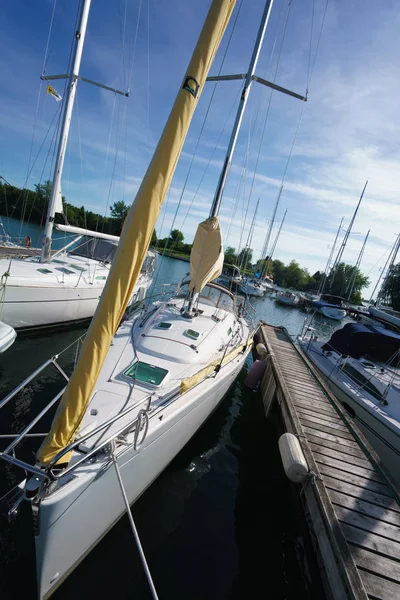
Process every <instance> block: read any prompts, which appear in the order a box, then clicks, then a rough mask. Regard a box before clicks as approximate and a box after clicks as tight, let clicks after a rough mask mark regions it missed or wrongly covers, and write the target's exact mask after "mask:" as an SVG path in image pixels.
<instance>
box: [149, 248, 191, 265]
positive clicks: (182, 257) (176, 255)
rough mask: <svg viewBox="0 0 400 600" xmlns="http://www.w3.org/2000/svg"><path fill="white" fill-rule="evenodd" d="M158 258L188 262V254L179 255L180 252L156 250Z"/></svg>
mask: <svg viewBox="0 0 400 600" xmlns="http://www.w3.org/2000/svg"><path fill="white" fill-rule="evenodd" d="M156 252H158V254H160V256H167V257H168V258H174V259H175V260H182V261H183V262H190V256H189V255H188V254H181V253H180V252H170V251H169V250H165V252H164V250H156Z"/></svg>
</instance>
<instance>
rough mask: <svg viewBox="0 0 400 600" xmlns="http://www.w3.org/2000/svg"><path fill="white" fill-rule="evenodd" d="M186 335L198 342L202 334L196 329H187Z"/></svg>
mask: <svg viewBox="0 0 400 600" xmlns="http://www.w3.org/2000/svg"><path fill="white" fill-rule="evenodd" d="M186 335H188V336H189V337H191V338H193V339H194V340H197V339H198V337H199V336H200V333H199V332H198V331H195V330H194V329H186Z"/></svg>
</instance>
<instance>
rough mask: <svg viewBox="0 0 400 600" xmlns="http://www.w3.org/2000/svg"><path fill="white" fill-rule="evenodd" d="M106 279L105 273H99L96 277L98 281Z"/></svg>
mask: <svg viewBox="0 0 400 600" xmlns="http://www.w3.org/2000/svg"><path fill="white" fill-rule="evenodd" d="M105 279H107V277H105V276H104V275H97V277H96V281H104V280H105Z"/></svg>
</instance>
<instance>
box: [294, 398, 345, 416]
mask: <svg viewBox="0 0 400 600" xmlns="http://www.w3.org/2000/svg"><path fill="white" fill-rule="evenodd" d="M293 406H295V407H296V408H300V409H302V408H305V409H306V410H311V411H312V412H314V413H315V414H317V415H321V417H323V416H326V417H331V418H336V419H339V420H341V417H340V415H339V414H338V413H337V412H336V411H332V410H331V409H330V408H329V406H323V405H320V406H316V405H315V404H312V403H310V402H309V401H308V400H306V399H305V398H294V399H293Z"/></svg>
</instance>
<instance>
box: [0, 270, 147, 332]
mask: <svg viewBox="0 0 400 600" xmlns="http://www.w3.org/2000/svg"><path fill="white" fill-rule="evenodd" d="M150 284H151V278H143V280H142V281H139V282H138V284H137V285H136V287H135V289H134V293H133V296H132V301H131V303H132V304H134V303H135V302H139V301H141V300H143V299H144V298H145V296H146V293H147V290H148V288H149V286H150ZM103 289H104V283H102V285H96V284H93V285H91V286H79V287H77V286H76V285H75V286H73V287H72V286H68V285H65V286H60V287H58V288H56V287H40V286H31V287H27V286H13V285H8V286H7V290H6V297H5V300H4V305H3V313H2V318H3V320H4V321H5V322H6V323H7V324H8V325H10V326H11V327H13V328H15V329H21V328H28V327H44V326H49V325H56V324H60V323H68V322H73V321H80V320H84V319H90V318H92V317H93V315H94V313H95V310H96V308H97V305H98V302H99V299H100V296H101V293H102V291H103Z"/></svg>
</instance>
